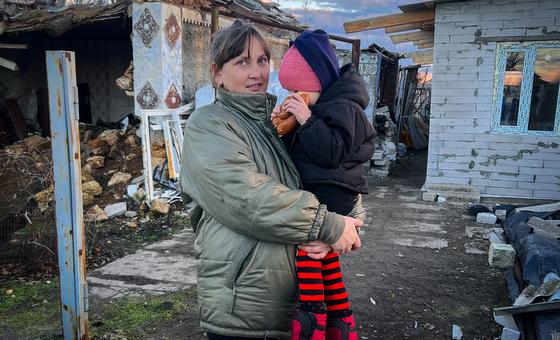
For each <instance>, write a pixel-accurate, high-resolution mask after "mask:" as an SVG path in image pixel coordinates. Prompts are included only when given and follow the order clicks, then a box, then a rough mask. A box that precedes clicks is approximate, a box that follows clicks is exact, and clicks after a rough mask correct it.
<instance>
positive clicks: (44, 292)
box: [0, 280, 62, 339]
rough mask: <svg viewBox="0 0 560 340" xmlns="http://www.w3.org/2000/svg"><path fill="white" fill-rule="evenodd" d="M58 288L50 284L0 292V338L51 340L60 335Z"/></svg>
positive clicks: (55, 283)
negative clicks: (14, 337) (16, 337)
mask: <svg viewBox="0 0 560 340" xmlns="http://www.w3.org/2000/svg"><path fill="white" fill-rule="evenodd" d="M58 287H59V286H58V281H55V280H53V281H44V282H31V283H12V284H5V285H4V287H3V288H0V337H3V336H9V335H11V336H18V337H29V338H31V339H45V338H49V339H52V338H53V337H56V335H55V334H59V333H61V327H62V326H61V320H60V300H59V288H58ZM10 290H11V291H12V292H11V294H7V292H9V291H10Z"/></svg>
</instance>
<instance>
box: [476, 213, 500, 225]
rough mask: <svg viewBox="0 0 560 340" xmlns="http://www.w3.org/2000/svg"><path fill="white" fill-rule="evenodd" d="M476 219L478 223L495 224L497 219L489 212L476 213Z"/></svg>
mask: <svg viewBox="0 0 560 340" xmlns="http://www.w3.org/2000/svg"><path fill="white" fill-rule="evenodd" d="M476 221H477V222H478V223H484V224H495V223H496V221H497V217H496V215H494V214H492V213H489V212H484V213H478V215H476Z"/></svg>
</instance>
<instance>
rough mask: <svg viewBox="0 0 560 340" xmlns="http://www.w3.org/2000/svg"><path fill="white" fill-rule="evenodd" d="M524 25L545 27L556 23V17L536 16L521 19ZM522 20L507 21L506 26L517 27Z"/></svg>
mask: <svg viewBox="0 0 560 340" xmlns="http://www.w3.org/2000/svg"><path fill="white" fill-rule="evenodd" d="M521 22H522V23H523V27H525V28H527V27H543V26H548V25H554V24H555V23H556V21H555V19H554V17H551V18H536V19H524V20H523V21H521ZM519 24H520V22H518V21H516V20H511V21H505V22H504V28H515V27H519Z"/></svg>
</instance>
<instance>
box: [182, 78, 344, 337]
mask: <svg viewBox="0 0 560 340" xmlns="http://www.w3.org/2000/svg"><path fill="white" fill-rule="evenodd" d="M275 101H276V98H275V97H274V96H272V95H270V94H254V95H253V94H236V93H230V92H227V91H225V90H223V89H219V90H218V92H217V95H216V102H215V103H214V104H211V105H208V106H204V107H202V108H200V109H197V110H196V111H195V112H194V113H193V114H192V115H191V116H190V117H189V120H188V122H187V126H186V129H185V138H184V144H183V154H182V158H181V163H182V167H181V176H180V178H181V180H180V181H181V183H180V184H181V188H182V190H183V191H184V192H185V193H186V194H188V195H189V196H190V197H191V198H193V199H194V200H195V201H196V202H197V203H198V204H199V205H200V207H201V208H202V210H203V212H202V215H201V217H200V220H199V221H198V223H197V227H196V240H195V252H196V255H197V257H198V260H199V263H198V298H199V299H198V300H199V301H198V302H199V310H200V318H201V326H202V328H203V329H205V330H207V331H210V332H213V333H218V334H222V335H229V336H246V337H273V338H274V337H285V336H289V329H290V318H291V316H292V312H293V310H294V307H295V301H296V292H297V284H296V276H295V266H294V263H295V253H296V251H295V249H296V248H295V246H294V245H295V244H297V243H301V242H305V241H308V240H322V241H324V242H327V243H334V242H335V241H336V240H338V238H339V237H340V235H341V234H342V231H343V229H344V219H343V217H342V216H340V215H337V214H334V213H331V212H328V211H326V209H325V206H324V205H319V202H318V201H317V199H316V198H315V196H313V195H312V194H311V193H309V192H306V191H302V190H298V188H299V187H300V180H299V176H298V174H297V172H296V169H295V167H294V165H293V163H292V161H291V159H290V157H289V156H288V154H287V152H286V150H285V149H284V146H283V143H282V142H281V140H280V139H279V138H278V137H277V136H276V134H275V133H274V130H273V128H272V125H271V124H270V113H271V111H272V108H273V106H274V103H275Z"/></svg>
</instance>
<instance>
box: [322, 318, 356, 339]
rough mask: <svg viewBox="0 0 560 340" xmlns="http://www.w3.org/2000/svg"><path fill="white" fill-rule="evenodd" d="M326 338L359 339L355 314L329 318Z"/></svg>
mask: <svg viewBox="0 0 560 340" xmlns="http://www.w3.org/2000/svg"><path fill="white" fill-rule="evenodd" d="M325 339H326V340H358V333H356V324H355V323H354V316H353V315H349V316H346V317H343V318H336V319H329V321H328V324H327V331H326V333H325Z"/></svg>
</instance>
